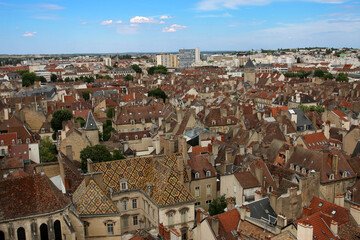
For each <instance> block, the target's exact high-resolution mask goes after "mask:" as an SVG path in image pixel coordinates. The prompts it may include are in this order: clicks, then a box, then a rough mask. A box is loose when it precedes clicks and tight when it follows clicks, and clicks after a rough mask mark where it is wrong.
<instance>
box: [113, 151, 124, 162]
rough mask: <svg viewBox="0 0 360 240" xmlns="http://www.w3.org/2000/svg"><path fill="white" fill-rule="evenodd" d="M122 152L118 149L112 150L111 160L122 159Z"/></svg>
mask: <svg viewBox="0 0 360 240" xmlns="http://www.w3.org/2000/svg"><path fill="white" fill-rule="evenodd" d="M124 158H125V157H124V154H123V153H122V152H121V151H120V150H116V149H115V150H114V152H113V160H120V159H124Z"/></svg>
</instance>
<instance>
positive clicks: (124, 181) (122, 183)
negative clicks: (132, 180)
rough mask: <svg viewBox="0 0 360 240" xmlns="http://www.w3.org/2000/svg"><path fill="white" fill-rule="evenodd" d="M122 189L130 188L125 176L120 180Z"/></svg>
mask: <svg viewBox="0 0 360 240" xmlns="http://www.w3.org/2000/svg"><path fill="white" fill-rule="evenodd" d="M120 190H121V191H125V190H128V184H127V179H126V178H123V179H121V180H120Z"/></svg>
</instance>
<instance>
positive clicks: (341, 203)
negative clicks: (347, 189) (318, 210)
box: [335, 194, 345, 207]
mask: <svg viewBox="0 0 360 240" xmlns="http://www.w3.org/2000/svg"><path fill="white" fill-rule="evenodd" d="M344 200H345V199H344V195H343V194H338V195H336V196H335V204H336V205H339V206H340V207H344Z"/></svg>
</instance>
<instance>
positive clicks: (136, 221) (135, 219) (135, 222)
mask: <svg viewBox="0 0 360 240" xmlns="http://www.w3.org/2000/svg"><path fill="white" fill-rule="evenodd" d="M133 225H134V226H136V225H138V216H133Z"/></svg>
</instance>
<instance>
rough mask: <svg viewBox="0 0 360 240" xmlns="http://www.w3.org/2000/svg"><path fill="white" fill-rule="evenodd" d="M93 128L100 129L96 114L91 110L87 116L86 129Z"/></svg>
mask: <svg viewBox="0 0 360 240" xmlns="http://www.w3.org/2000/svg"><path fill="white" fill-rule="evenodd" d="M91 130H99V128H98V126H97V125H96V121H95V118H94V115H93V114H92V112H91V111H89V114H88V116H87V118H86V124H85V131H91Z"/></svg>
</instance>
